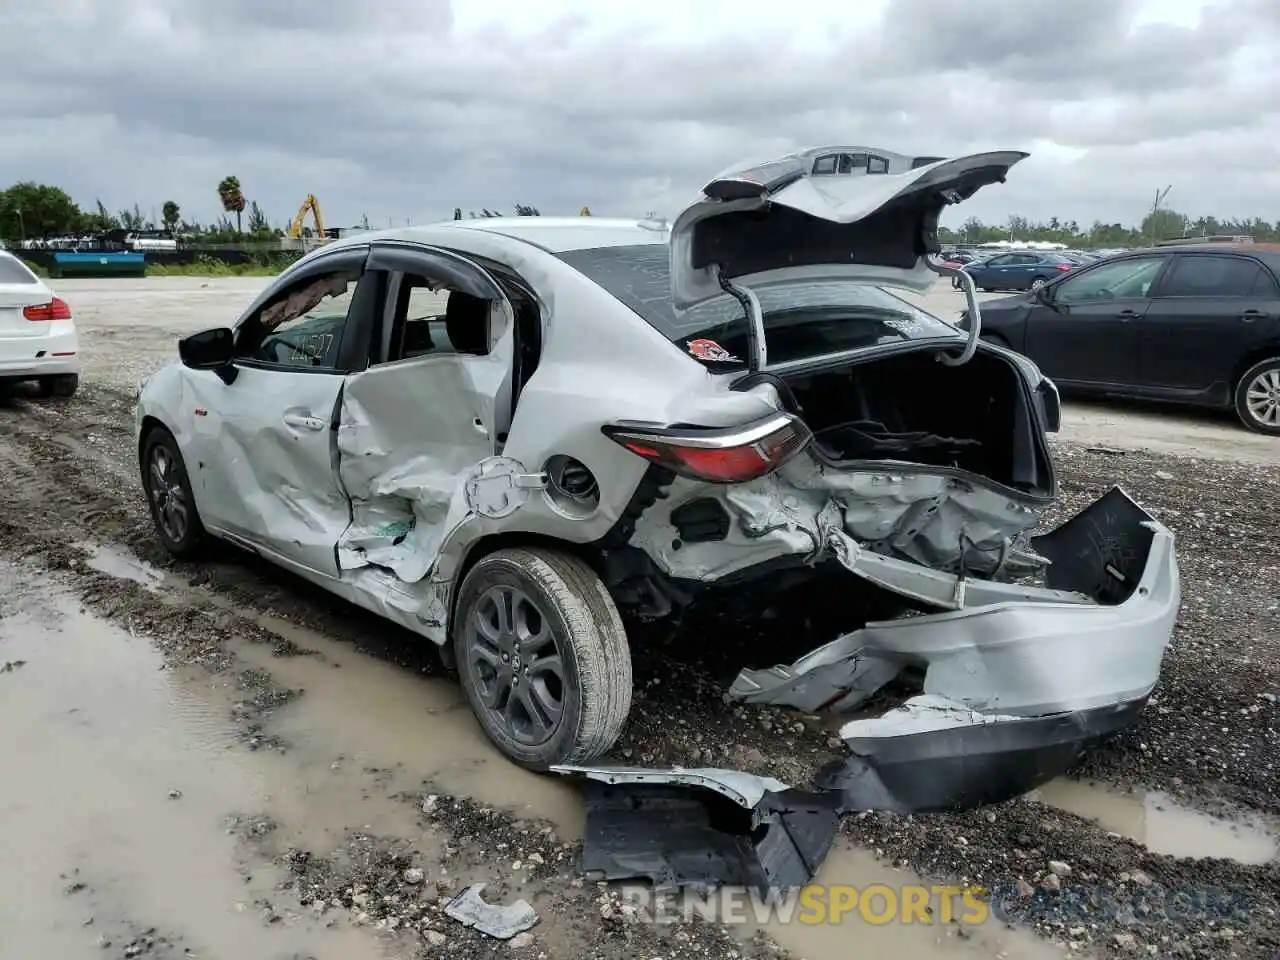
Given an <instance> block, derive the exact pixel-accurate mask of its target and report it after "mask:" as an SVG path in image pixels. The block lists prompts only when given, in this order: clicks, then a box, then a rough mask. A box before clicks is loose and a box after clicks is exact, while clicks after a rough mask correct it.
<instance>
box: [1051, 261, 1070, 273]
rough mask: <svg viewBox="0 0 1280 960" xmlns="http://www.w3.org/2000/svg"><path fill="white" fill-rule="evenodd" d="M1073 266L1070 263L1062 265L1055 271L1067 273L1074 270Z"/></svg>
mask: <svg viewBox="0 0 1280 960" xmlns="http://www.w3.org/2000/svg"><path fill="white" fill-rule="evenodd" d="M1072 266H1073V264H1070V263H1060V264H1058V265H1057V266H1056V267H1055V269H1057V270H1061V271H1062V272H1063V273H1066V272H1067V271H1068V270H1070V269H1071V268H1072Z"/></svg>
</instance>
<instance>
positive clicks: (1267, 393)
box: [964, 243, 1280, 436]
mask: <svg viewBox="0 0 1280 960" xmlns="http://www.w3.org/2000/svg"><path fill="white" fill-rule="evenodd" d="M1278 277H1280V246H1274V245H1268V244H1231V245H1227V244H1222V243H1214V244H1206V245H1203V246H1184V247H1177V248H1169V247H1157V248H1154V249H1150V250H1134V251H1131V252H1129V253H1126V254H1122V255H1120V256H1118V257H1112V258H1110V259H1106V260H1101V261H1098V262H1097V263H1092V264H1087V265H1084V266H1079V267H1076V268H1075V269H1073V270H1072V271H1070V272H1069V273H1063V274H1062V276H1061V277H1060V278H1059V279H1056V280H1051V281H1050V282H1048V283H1047V284H1045V285H1044V286H1041V287H1039V288H1037V289H1035V290H1032V291H1031V292H1030V293H1027V294H1023V295H1020V296H1014V297H1003V298H1001V299H999V300H989V301H987V302H986V303H984V304H982V336H983V338H984V339H986V340H988V341H990V342H993V343H998V344H1000V345H1001V346H1006V347H1010V348H1012V349H1013V350H1016V351H1018V352H1019V353H1023V354H1025V355H1026V356H1028V357H1030V358H1031V359H1032V360H1034V361H1035V363H1036V365H1037V366H1039V367H1040V369H1041V370H1042V371H1043V372H1044V373H1045V375H1046V376H1048V377H1049V378H1050V379H1052V380H1053V381H1054V382H1055V383H1057V384H1058V386H1059V387H1061V388H1062V389H1063V391H1064V392H1068V391H1075V392H1081V393H1083V392H1088V393H1095V394H1111V395H1118V396H1129V397H1141V398H1147V399H1152V400H1166V401H1172V402H1176V403H1182V404H1189V405H1194V406H1202V407H1217V408H1221V409H1234V410H1235V412H1236V414H1237V415H1238V416H1239V417H1240V420H1241V421H1242V422H1243V423H1244V425H1245V426H1247V427H1249V428H1250V429H1251V430H1255V431H1257V432H1259V433H1267V434H1272V435H1275V436H1280V280H1278V279H1277V278H1278ZM964 322H966V323H967V318H964Z"/></svg>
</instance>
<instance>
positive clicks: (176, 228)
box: [0, 176, 539, 244]
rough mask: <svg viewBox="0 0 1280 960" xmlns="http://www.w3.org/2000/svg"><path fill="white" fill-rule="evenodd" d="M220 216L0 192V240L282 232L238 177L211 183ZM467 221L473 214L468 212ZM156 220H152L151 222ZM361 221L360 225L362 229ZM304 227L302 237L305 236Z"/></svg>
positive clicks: (229, 238) (269, 236)
mask: <svg viewBox="0 0 1280 960" xmlns="http://www.w3.org/2000/svg"><path fill="white" fill-rule="evenodd" d="M217 195H218V200H219V202H220V204H221V206H222V211H223V213H222V216H220V217H219V218H218V219H216V220H214V221H213V222H212V223H201V222H200V221H199V220H195V219H192V218H188V217H184V216H183V214H182V208H181V207H179V206H178V204H177V203H176V202H175V201H173V200H165V201H164V202H163V203H161V204H160V205H159V207H158V208H155V209H157V210H158V213H159V216H158V217H157V216H156V214H155V213H151V214H150V215H149V214H148V213H146V212H144V211H143V209H142V207H141V206H140V205H139V204H136V203H135V204H134V205H133V207H132V208H126V209H123V210H116V211H114V212H113V211H111V210H108V209H107V207H106V205H105V204H103V202H102V201H101V200H95V201H94V204H93V206H92V207H81V206H80V205H79V204H78V203H77V202H76V201H75V200H74V199H72V197H71V195H70V194H69V193H67V192H66V191H65V190H63V189H62V188H61V187H56V186H52V185H50V184H43V183H35V182H32V181H23V182H21V183H15V184H13V185H12V186H10V187H8V188H7V189H3V190H0V240H4V241H5V242H6V243H9V244H17V243H20V242H21V241H23V240H32V239H46V238H49V237H60V236H68V235H82V234H97V233H106V232H108V231H110V230H120V229H123V230H129V231H133V230H158V229H163V230H168V231H169V232H170V233H173V234H175V235H176V236H179V237H182V238H183V239H184V240H186V241H188V242H191V243H203V244H234V243H247V244H252V243H269V242H274V241H276V240H279V239H280V238H281V237H282V236H284V235H285V233H286V228H287V226H288V223H287V222H286V224H285V226H284V227H281V226H277V225H276V224H273V223H272V222H271V219H270V218H269V217H268V216H267V214H266V213H265V212H264V211H263V209H262V208H261V207H260V206H258V204H257V202H256V201H253V200H247V199H246V198H245V194H244V190H243V189H242V188H241V186H240V179H239V178H238V177H234V176H229V177H224V178H223V179H222V180H221V181H220V182H219V183H218V185H217ZM515 214H516V216H521V217H536V216H538V215H539V213H538V210H537V208H536V207H531V206H528V205H526V204H521V203H517V204H515ZM471 216H472V217H475V216H477V214H475V213H472V214H471ZM479 216H483V217H498V216H503V214H502V213H500V212H498V211H495V210H488V209H486V210H484V211H483V212H482V213H481V214H479ZM454 217H455V219H461V218H462V211H461V210H455V211H454ZM157 221H158V222H157ZM367 225H368V224H367V221H366V223H365V226H366V227H367ZM311 233H312V229H311V227H310V226H306V227H304V234H305V235H310V234H311Z"/></svg>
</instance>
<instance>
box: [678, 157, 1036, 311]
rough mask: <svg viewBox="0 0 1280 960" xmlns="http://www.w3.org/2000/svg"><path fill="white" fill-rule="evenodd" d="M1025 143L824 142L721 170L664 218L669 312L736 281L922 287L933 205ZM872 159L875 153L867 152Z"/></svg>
mask: <svg viewBox="0 0 1280 960" xmlns="http://www.w3.org/2000/svg"><path fill="white" fill-rule="evenodd" d="M1027 156H1028V154H1026V153H1023V152H1021V151H1016V150H1003V151H996V152H990V153H975V154H971V155H969V156H964V157H959V158H956V159H951V160H936V159H934V158H931V157H915V158H913V157H908V156H904V155H902V154H895V153H889V152H887V151H884V150H879V149H877V148H868V147H820V148H815V149H812V150H806V151H803V152H800V153H795V154H790V155H788V156H786V157H782V158H779V159H777V160H772V161H769V162H766V163H762V164H757V165H755V166H750V167H740V168H736V169H731V170H727V171H725V172H724V173H722V174H720V175H719V176H717V177H716V178H715V179H713V180H712V181H711V182H710V183H708V184H707V185H706V186H705V187H704V188H703V195H702V197H701V198H699V199H698V200H697V201H695V202H694V203H693V204H692V205H691V206H689V207H687V208H686V209H685V210H684V212H682V213H681V214H680V216H679V217H677V218H676V221H675V223H674V224H673V225H672V228H671V243H670V257H671V300H672V305H673V307H674V308H675V309H676V310H677V311H684V310H687V309H689V308H690V307H693V306H695V305H697V304H700V303H703V302H705V301H708V300H711V299H713V298H715V297H721V296H723V295H724V293H725V286H724V281H732V283H733V286H735V287H738V288H747V289H754V288H758V287H761V286H764V285H770V284H776V283H787V282H793V281H798V280H807V281H812V280H859V281H863V282H867V283H875V284H884V285H888V286H898V287H905V288H907V289H913V290H918V291H924V290H926V289H928V287H929V286H930V285H931V284H932V282H933V280H934V279H935V278H936V275H935V274H934V273H933V272H932V271H931V270H929V268H928V266H927V265H926V263H925V259H924V258H925V256H926V255H928V254H936V253H938V252H939V251H940V249H941V247H940V245H939V242H938V215H939V214H940V213H941V211H942V209H943V207H945V206H947V205H948V204H952V203H959V202H960V201H962V200H966V199H968V198H969V197H971V196H972V195H973V194H974V193H976V192H977V191H978V190H979V189H980V188H982V187H984V186H986V185H987V184H991V183H999V182H1003V181H1004V179H1005V175H1006V174H1007V172H1008V170H1009V168H1010V167H1012V166H1013V165H1014V164H1015V163H1018V162H1019V161H1021V160H1023V159H1025V158H1026V157H1027ZM873 161H874V162H873Z"/></svg>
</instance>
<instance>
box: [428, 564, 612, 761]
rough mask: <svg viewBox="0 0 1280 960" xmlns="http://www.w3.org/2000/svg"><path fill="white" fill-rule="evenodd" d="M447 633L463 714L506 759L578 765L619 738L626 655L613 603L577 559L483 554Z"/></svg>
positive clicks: (470, 574)
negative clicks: (471, 718) (471, 716)
mask: <svg viewBox="0 0 1280 960" xmlns="http://www.w3.org/2000/svg"><path fill="white" fill-rule="evenodd" d="M451 633H452V637H453V645H454V655H455V658H456V661H457V669H458V677H459V680H460V681H461V683H462V689H463V691H464V692H465V693H466V696H467V701H468V703H469V704H470V705H471V710H472V712H473V713H474V714H475V716H476V719H477V720H478V721H479V723H480V727H481V729H483V730H484V732H485V735H486V736H488V738H489V739H490V740H491V741H493V743H494V745H495V746H497V748H498V749H499V750H501V751H502V752H503V753H504V754H505V755H506V756H507V757H509V758H510V759H511V760H513V761H514V762H515V763H518V764H519V765H520V766H522V767H526V768H528V769H530V770H539V771H541V770H546V769H547V768H548V767H551V766H553V765H555V764H560V763H586V762H588V761H591V760H594V759H596V758H598V757H600V756H601V755H603V754H604V753H605V752H606V751H607V750H608V749H609V748H610V747H612V746H613V744H614V743H615V742H616V741H617V739H618V737H619V736H620V735H621V733H622V728H623V725H624V724H625V723H626V719H627V714H628V713H629V712H630V710H631V651H630V647H629V646H628V644H627V635H626V631H625V630H624V629H623V626H622V619H621V617H619V616H618V608H617V607H616V606H615V604H614V602H613V598H612V597H611V596H610V595H609V592H608V590H606V589H605V586H604V584H603V583H602V582H601V580H600V578H599V577H598V576H596V574H595V572H594V571H593V570H592V569H591V568H590V567H589V566H587V565H586V564H585V563H583V562H582V561H581V560H579V559H578V558H576V557H572V556H569V555H567V554H564V553H559V552H557V551H554V550H547V549H544V548H541V547H516V548H509V549H500V550H496V551H494V552H493V553H490V554H488V555H487V556H485V557H482V558H481V559H480V560H479V561H478V562H477V563H476V565H475V566H474V567H472V568H471V570H470V571H469V572H468V573H467V575H466V578H465V579H464V580H463V581H462V585H461V587H460V588H459V591H458V602H457V605H456V607H455V609H454V616H453V623H452V627H451Z"/></svg>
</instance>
